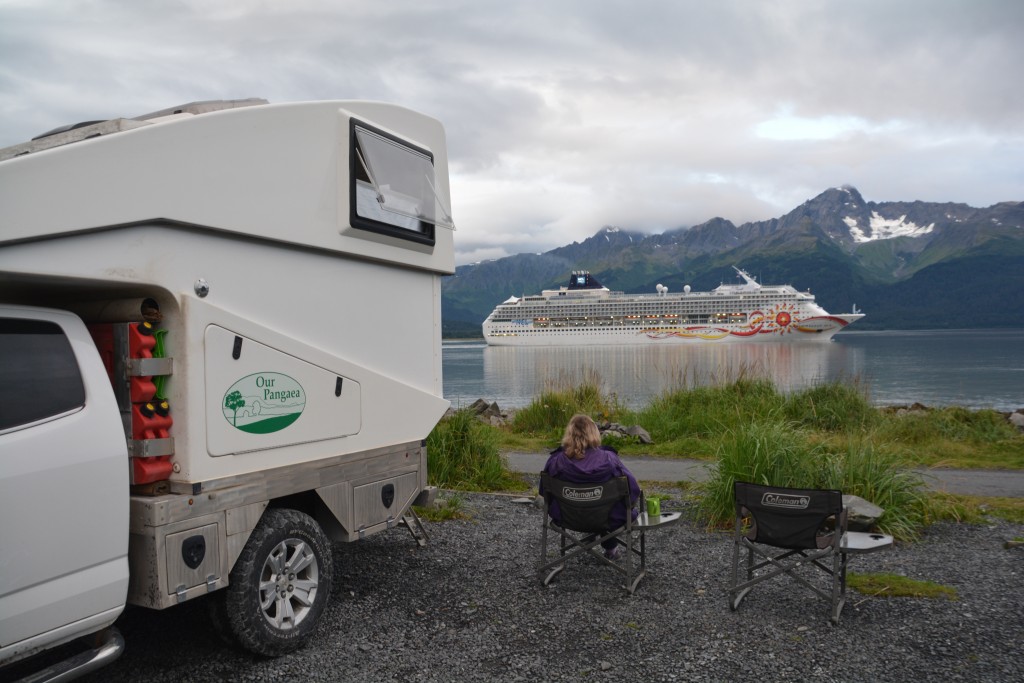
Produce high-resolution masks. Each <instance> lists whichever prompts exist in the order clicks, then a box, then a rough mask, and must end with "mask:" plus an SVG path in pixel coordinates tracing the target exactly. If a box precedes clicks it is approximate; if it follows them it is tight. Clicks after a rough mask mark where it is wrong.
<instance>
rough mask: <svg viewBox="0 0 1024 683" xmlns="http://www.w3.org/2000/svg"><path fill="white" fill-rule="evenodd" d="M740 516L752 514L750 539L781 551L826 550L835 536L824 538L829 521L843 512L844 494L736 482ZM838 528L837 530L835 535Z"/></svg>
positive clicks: (825, 490) (828, 535)
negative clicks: (742, 513) (796, 549)
mask: <svg viewBox="0 0 1024 683" xmlns="http://www.w3.org/2000/svg"><path fill="white" fill-rule="evenodd" d="M734 490H735V494H736V505H737V507H738V508H740V509H738V510H737V514H739V513H740V512H742V509H746V510H748V511H749V512H750V513H751V520H752V526H751V531H750V533H748V534H747V538H749V539H750V540H752V541H753V542H754V543H763V544H766V545H771V546H775V547H777V548H790V549H795V548H806V549H811V548H824V547H826V546H828V545H830V544H831V543H832V540H833V539H832V534H831V533H830V534H822V530H823V528H824V525H825V523H826V521H827V520H828V519H829V518H836V519H838V517H839V515H841V514H842V512H843V492H842V491H837V490H835V489H793V488H783V487H779V486H761V485H759V484H748V483H745V482H736V483H735V485H734ZM834 529H835V527H833V531H834Z"/></svg>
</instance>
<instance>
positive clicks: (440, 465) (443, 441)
mask: <svg viewBox="0 0 1024 683" xmlns="http://www.w3.org/2000/svg"><path fill="white" fill-rule="evenodd" d="M427 473H428V477H429V480H430V483H431V484H434V485H435V486H440V487H442V488H450V489H456V488H457V489H463V490H467V491H499V490H508V489H513V490H514V489H521V488H523V487H524V484H523V482H522V481H521V480H519V479H518V478H517V477H516V476H515V475H513V474H512V473H510V472H509V471H508V469H507V468H506V466H505V462H504V461H503V460H502V457H501V454H500V453H499V451H498V440H497V435H496V434H495V432H494V430H492V429H491V428H490V427H489V426H487V425H485V424H483V423H481V422H480V420H478V419H477V418H476V415H475V414H474V413H473V412H472V411H471V410H468V409H462V410H459V411H456V412H455V413H454V414H452V415H451V416H449V417H446V418H444V419H442V420H441V421H440V422H438V423H437V426H436V427H434V430H433V431H432V432H430V436H428V437H427Z"/></svg>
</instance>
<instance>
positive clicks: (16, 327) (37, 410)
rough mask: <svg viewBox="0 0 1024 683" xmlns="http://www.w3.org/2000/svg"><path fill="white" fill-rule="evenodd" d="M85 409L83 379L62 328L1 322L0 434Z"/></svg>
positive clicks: (16, 320)
mask: <svg viewBox="0 0 1024 683" xmlns="http://www.w3.org/2000/svg"><path fill="white" fill-rule="evenodd" d="M84 405H85V387H84V385H83V384H82V376H81V374H80V371H79V369H78V363H77V361H76V360H75V354H74V352H73V351H72V350H71V343H70V342H69V341H68V338H67V337H66V336H64V332H63V330H61V328H60V326H59V325H57V324H56V323H52V322H48V321H45V320H27V319H21V318H0V431H3V430H6V429H11V428H13V427H18V426H21V425H26V424H30V423H32V422H37V421H39V420H43V419H46V418H48V417H54V416H56V415H60V414H62V413H67V412H69V411H72V410H76V409H78V408H81V407H82V406H84Z"/></svg>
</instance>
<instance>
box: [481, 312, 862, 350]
mask: <svg viewBox="0 0 1024 683" xmlns="http://www.w3.org/2000/svg"><path fill="white" fill-rule="evenodd" d="M862 317H864V316H863V315H862V314H848V315H827V316H816V317H813V318H807V319H804V320H799V321H798V320H795V319H794V320H792V321H791V322H790V323H789V324H787V325H777V324H771V325H765V324H756V325H753V326H752V325H742V326H741V325H692V326H680V327H645V328H643V329H636V328H630V327H606V328H601V327H597V328H593V327H587V328H579V329H550V328H549V329H535V328H534V327H533V326H532V325H528V324H527V325H522V326H520V327H521V329H518V330H514V329H509V327H508V326H507V325H505V326H502V328H503V329H502V330H501V331H495V330H493V329H488V326H487V325H485V326H484V339H485V340H486V341H487V343H488V344H490V345H491V346H597V345H615V344H622V345H639V344H644V345H652V344H654V345H661V346H671V345H676V344H694V343H724V344H728V343H734V342H758V343H760V342H781V343H793V342H796V343H803V342H810V343H821V342H827V341H830V340H831V339H832V337H833V336H834V335H835V334H836V332H839V331H840V330H842V329H843V328H844V327H846V326H847V325H849V324H850V323H852V322H854V321H856V320H859V319H860V318H862Z"/></svg>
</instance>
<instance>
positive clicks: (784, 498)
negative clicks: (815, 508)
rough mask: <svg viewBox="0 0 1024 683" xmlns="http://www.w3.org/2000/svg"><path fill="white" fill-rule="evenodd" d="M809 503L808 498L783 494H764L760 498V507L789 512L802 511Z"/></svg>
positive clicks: (809, 499)
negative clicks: (785, 509) (786, 509)
mask: <svg viewBox="0 0 1024 683" xmlns="http://www.w3.org/2000/svg"><path fill="white" fill-rule="evenodd" d="M810 502H811V498H810V496H793V495H787V494H785V493H772V492H771V491H768V492H766V493H765V494H764V495H763V496H761V505H768V506H771V507H776V508H788V509H790V510H803V509H805V508H806V507H807V505H808V504H809V503H810Z"/></svg>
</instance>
